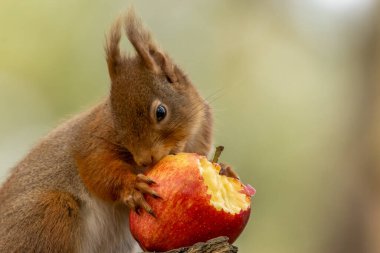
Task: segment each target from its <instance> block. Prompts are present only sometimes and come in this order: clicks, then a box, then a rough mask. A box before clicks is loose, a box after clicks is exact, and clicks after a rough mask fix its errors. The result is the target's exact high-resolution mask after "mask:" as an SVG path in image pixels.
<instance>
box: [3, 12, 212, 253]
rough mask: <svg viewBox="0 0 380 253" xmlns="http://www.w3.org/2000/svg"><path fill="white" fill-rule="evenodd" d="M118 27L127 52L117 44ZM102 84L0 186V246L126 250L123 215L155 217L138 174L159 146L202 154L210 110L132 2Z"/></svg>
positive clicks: (113, 37) (129, 240)
mask: <svg viewBox="0 0 380 253" xmlns="http://www.w3.org/2000/svg"><path fill="white" fill-rule="evenodd" d="M122 29H123V30H124V31H125V33H126V36H127V37H128V39H129V41H130V43H131V44H132V45H133V47H134V50H135V52H136V53H135V54H134V55H132V56H127V55H126V54H124V53H121V51H120V48H119V42H120V39H121V30H122ZM105 52H106V62H107V66H108V73H109V77H110V83H111V87H110V93H109V95H108V96H107V97H106V98H105V99H104V100H102V101H101V102H100V103H99V104H97V105H96V106H94V107H93V108H91V109H89V110H88V111H85V112H83V113H81V114H79V115H76V116H74V117H73V118H72V119H70V120H68V121H66V122H64V123H63V124H61V125H60V126H58V127H57V128H56V129H55V130H53V131H52V132H51V133H49V134H48V135H47V136H46V137H44V138H43V139H42V140H41V141H40V142H39V143H38V144H37V145H36V146H35V147H34V148H33V149H32V150H31V151H30V152H29V153H28V154H27V156H26V157H25V158H24V159H23V160H21V161H20V162H19V163H18V164H17V165H16V166H15V167H14V168H13V169H12V170H11V174H10V176H9V178H8V179H7V180H6V181H5V183H4V184H3V186H2V187H1V188H0V203H1V204H0V252H134V251H135V250H137V249H138V247H137V246H136V245H137V244H136V242H135V241H134V239H133V237H132V236H131V234H130V231H129V226H128V214H129V212H130V211H137V212H139V211H142V210H145V211H146V212H148V213H150V214H151V215H153V216H155V213H154V211H153V210H152V208H151V207H150V206H149V204H148V203H147V202H146V201H145V199H144V195H145V194H148V195H151V196H153V197H155V198H159V197H160V196H159V195H158V194H157V193H156V192H155V191H153V190H152V189H151V188H150V185H151V184H153V183H154V182H153V181H152V180H151V179H150V178H148V177H147V176H145V175H144V172H145V171H146V170H147V169H149V167H150V166H151V165H153V164H154V163H156V162H157V161H159V160H160V159H161V158H162V157H164V156H166V155H168V154H175V153H178V152H194V153H198V154H201V155H207V154H208V153H209V151H210V149H211V148H212V129H213V116H212V110H211V108H210V106H209V104H208V103H207V102H206V100H205V99H203V98H202V97H201V96H200V94H199V92H198V91H197V89H196V88H195V86H194V85H193V84H192V82H191V81H190V80H189V78H188V77H187V76H186V75H185V74H184V72H183V71H182V70H181V69H180V68H179V67H178V65H176V64H175V63H174V62H173V60H172V59H171V58H170V57H169V56H168V54H166V53H165V52H164V51H163V50H161V49H160V48H159V46H158V45H157V43H156V42H155V41H154V40H153V38H152V35H151V33H150V32H149V31H148V30H147V28H146V27H145V26H144V25H143V24H142V21H141V19H140V18H139V17H137V16H136V14H135V12H134V10H133V9H130V10H129V11H128V12H127V15H125V16H124V17H120V18H118V19H117V20H116V21H115V22H114V24H113V25H112V26H111V29H110V31H109V33H108V35H107V38H106V43H105Z"/></svg>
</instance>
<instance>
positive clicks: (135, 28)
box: [125, 7, 159, 73]
mask: <svg viewBox="0 0 380 253" xmlns="http://www.w3.org/2000/svg"><path fill="white" fill-rule="evenodd" d="M125 22H126V24H125V32H126V34H127V37H128V39H129V41H130V42H131V43H132V45H133V47H134V48H135V49H136V51H137V53H138V55H139V56H140V57H141V59H142V60H143V62H144V64H145V66H146V67H147V68H148V69H149V70H151V71H153V72H155V73H157V72H159V66H157V63H156V62H155V60H154V58H153V57H152V53H154V52H156V51H158V47H157V45H156V43H155V42H154V40H153V39H152V36H151V34H150V32H149V30H148V29H147V28H146V27H145V26H144V25H143V23H142V21H141V19H140V18H139V17H137V15H136V12H135V10H134V8H133V7H130V8H129V9H128V12H127V15H126V19H125Z"/></svg>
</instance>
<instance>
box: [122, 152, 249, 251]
mask: <svg viewBox="0 0 380 253" xmlns="http://www.w3.org/2000/svg"><path fill="white" fill-rule="evenodd" d="M220 169H221V167H220V165H219V164H217V163H211V162H209V161H208V160H207V158H206V157H204V156H200V155H198V154H193V153H180V154H177V155H168V156H166V157H164V158H163V159H162V160H161V161H159V162H158V163H157V164H156V165H155V166H154V167H153V168H152V169H151V170H150V171H149V172H148V173H147V176H148V177H150V178H151V179H153V180H154V181H155V182H156V183H157V184H154V185H152V189H154V190H155V191H156V192H157V193H158V194H159V195H160V196H161V197H162V199H154V198H153V197H151V196H146V200H147V202H148V203H149V204H150V206H151V207H152V209H153V211H154V212H155V214H156V216H157V217H156V218H155V217H153V216H151V215H149V214H148V213H147V212H141V213H140V214H137V213H136V212H133V211H131V212H130V216H129V218H130V224H129V225H130V230H131V233H132V235H133V236H134V238H135V239H136V240H137V242H138V243H139V244H140V246H141V247H142V248H143V249H144V250H148V251H168V250H171V249H176V248H180V247H186V246H191V245H193V244H195V243H197V242H205V241H207V240H209V239H212V238H215V237H218V236H227V237H228V238H229V243H233V242H234V241H235V240H236V238H237V237H238V236H239V235H240V233H241V232H242V231H243V229H244V227H245V225H246V224H247V222H248V219H249V216H250V210H251V196H253V195H254V193H255V190H254V189H253V188H252V187H251V186H250V185H247V186H246V185H244V184H242V183H241V182H240V181H239V180H238V179H235V178H232V177H227V176H224V175H219V171H220Z"/></svg>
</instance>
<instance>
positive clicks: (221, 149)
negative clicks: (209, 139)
mask: <svg viewBox="0 0 380 253" xmlns="http://www.w3.org/2000/svg"><path fill="white" fill-rule="evenodd" d="M223 150H224V147H223V146H218V147H216V150H215V154H214V158H213V159H212V162H213V163H217V162H218V160H219V157H220V155H221V154H222V151H223Z"/></svg>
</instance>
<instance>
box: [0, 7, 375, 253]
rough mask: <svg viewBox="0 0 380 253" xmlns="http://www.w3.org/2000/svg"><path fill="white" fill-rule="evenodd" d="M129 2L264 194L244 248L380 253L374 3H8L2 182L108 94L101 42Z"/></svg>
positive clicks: (2, 67) (0, 103)
mask: <svg viewBox="0 0 380 253" xmlns="http://www.w3.org/2000/svg"><path fill="white" fill-rule="evenodd" d="M131 3H133V4H134V6H135V8H136V10H137V12H138V13H139V14H140V15H141V16H142V19H143V20H144V22H145V23H146V25H147V26H148V27H150V29H151V30H152V31H153V34H154V35H155V37H156V40H157V41H158V42H159V44H160V45H161V46H162V48H164V49H165V50H166V51H167V52H168V53H169V54H170V55H171V56H172V58H173V59H174V60H175V62H176V63H177V64H179V65H180V66H181V67H182V68H183V69H184V70H185V71H186V72H187V73H188V75H189V76H190V78H191V79H192V81H193V82H194V83H195V84H196V85H197V87H198V88H199V89H200V90H201V92H202V94H203V96H204V97H207V98H208V100H209V101H210V103H211V105H212V107H213V108H214V112H215V120H216V123H215V144H216V145H218V144H223V145H224V146H225V147H226V149H225V151H224V154H223V157H222V159H223V160H224V161H227V162H229V163H231V164H232V165H233V166H234V167H235V168H236V170H237V172H238V173H239V174H240V176H241V178H242V179H243V181H244V182H246V183H250V184H252V185H253V186H254V187H255V188H256V189H257V195H256V196H255V197H254V199H253V210H252V215H251V220H250V222H249V224H248V225H247V228H246V230H245V231H244V233H243V234H242V235H241V236H240V238H239V239H238V241H237V242H236V245H237V246H238V247H239V248H240V252H247V253H249V252H260V253H277V252H284V253H287V252H289V253H294V252H308V253H312V252H374V253H375V252H377V253H378V252H380V245H379V241H380V238H379V237H380V207H379V202H380V201H379V200H380V196H379V192H380V189H379V187H378V186H379V185H380V180H379V178H380V176H379V175H380V172H379V170H378V169H377V168H379V166H378V165H379V164H380V163H379V161H378V158H377V156H376V152H377V151H378V146H379V143H380V142H379V141H378V140H379V138H378V137H379V136H380V135H379V133H378V131H377V130H378V129H379V127H378V123H377V122H379V120H378V116H377V115H380V113H379V111H378V109H377V108H380V106H379V105H380V103H378V100H379V99H378V97H380V96H378V95H379V94H380V92H379V91H378V85H377V84H379V82H378V80H380V78H379V77H378V72H377V69H379V68H378V67H379V66H380V64H379V59H380V57H379V52H380V50H379V49H380V47H379V37H380V36H379V29H378V28H379V26H380V21H379V14H380V12H378V10H379V9H378V8H377V2H375V1H374V0H373V1H371V0H307V1H306V0H305V1H299V0H298V1H297V0H281V1H280V0H278V1H276V0H267V1H253V0H251V1H249V0H246V1H243V0H241V1H226V0H218V1H217V0H210V1H202V0H196V1H174V0H170V1H169V0H160V1H148V0H140V1H126V0H123V1H121V0H115V1H109V0H99V1H89V0H82V1H77V0H66V1H52V0H29V1H14V0H0V31H1V33H0V182H3V181H4V180H5V178H6V177H7V175H8V172H9V169H10V168H11V167H12V166H13V165H14V164H15V163H16V162H17V161H18V160H20V159H21V158H22V157H23V156H24V155H25V154H26V152H27V151H28V150H29V149H30V148H31V147H32V146H33V145H34V144H35V143H36V142H38V139H39V138H41V137H42V136H43V135H44V134H46V133H47V132H48V131H49V130H51V129H52V128H54V127H55V126H56V125H58V124H59V123H60V122H62V120H64V119H66V118H69V117H70V115H74V114H76V113H77V112H80V111H82V110H83V109H85V108H88V107H89V106H91V105H92V104H94V103H96V102H97V101H99V100H100V99H101V98H102V97H104V96H106V95H107V93H108V89H109V87H108V85H109V79H108V76H107V69H106V64H105V60H104V50H103V45H104V39H105V33H106V32H107V29H108V28H109V26H110V24H111V23H112V21H113V20H114V18H115V17H116V16H117V15H118V14H119V13H121V12H122V11H124V10H125V9H126V8H127V7H128V6H129V5H130V4H131ZM123 47H124V48H125V49H126V51H128V52H131V51H132V49H131V46H130V45H129V44H128V43H127V41H126V40H124V41H123Z"/></svg>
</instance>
